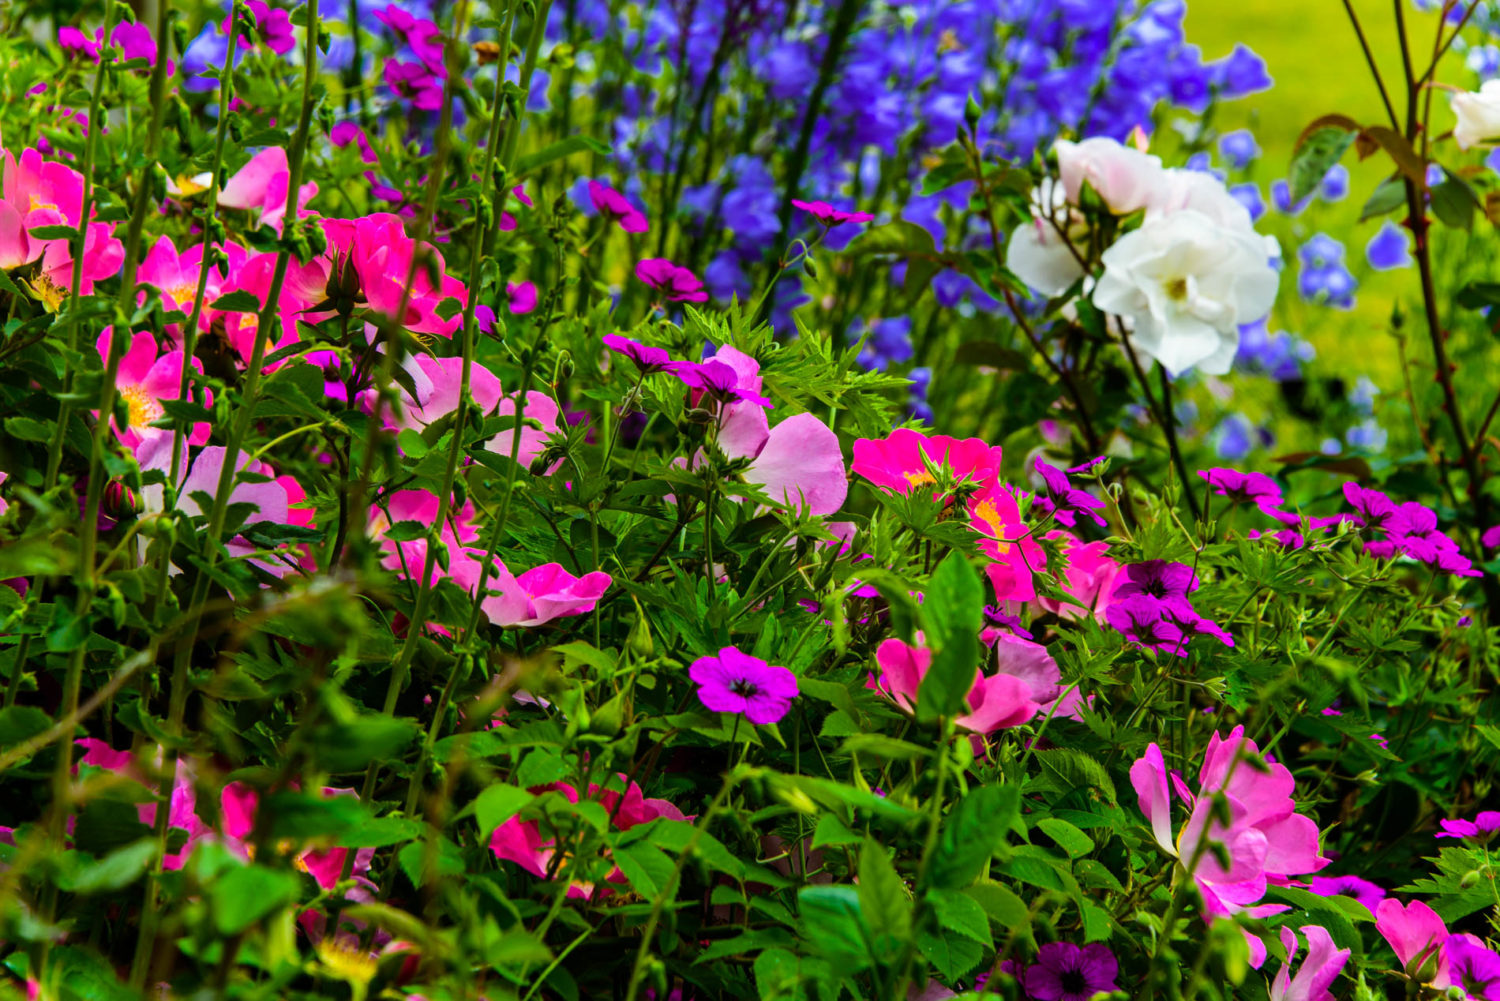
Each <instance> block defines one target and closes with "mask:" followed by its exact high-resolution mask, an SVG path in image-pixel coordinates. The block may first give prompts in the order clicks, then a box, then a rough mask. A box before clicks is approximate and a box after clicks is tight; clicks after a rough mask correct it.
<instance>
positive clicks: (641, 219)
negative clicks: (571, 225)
mask: <svg viewBox="0 0 1500 1001" xmlns="http://www.w3.org/2000/svg"><path fill="white" fill-rule="evenodd" d="M589 200H590V201H591V202H593V203H594V208H595V209H596V210H598V212H599V214H600V215H602V216H604V218H606V219H612V220H614V221H615V222H617V223H619V224H620V228H621V229H623V230H624V231H625V232H627V233H644V232H646V231H647V230H649V229H650V228H651V223H650V222H648V221H647V220H646V216H645V213H643V212H642V211H641V210H640V209H638V208H636V207H635V206H634V205H632V204H630V200H629V199H628V198H626V197H625V196H624V195H622V194H620V193H619V192H618V191H616V190H615V189H614V188H611V187H610V186H609V185H607V184H600V183H599V182H598V181H590V182H589ZM641 280H642V281H645V280H646V279H644V278H642V279H641ZM695 301H696V300H695Z"/></svg>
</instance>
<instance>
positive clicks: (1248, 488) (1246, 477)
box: [1198, 467, 1281, 508]
mask: <svg viewBox="0 0 1500 1001" xmlns="http://www.w3.org/2000/svg"><path fill="white" fill-rule="evenodd" d="M1198 475H1199V476H1201V477H1203V478H1204V479H1205V480H1207V481H1208V485H1209V486H1211V487H1213V488H1214V493H1216V494H1218V495H1219V496H1220V497H1228V498H1229V499H1230V500H1232V501H1234V502H1235V503H1236V504H1254V505H1256V506H1257V507H1261V508H1265V507H1274V506H1275V505H1277V504H1280V503H1281V487H1279V486H1277V484H1276V481H1275V480H1273V479H1271V478H1270V477H1269V476H1267V475H1266V474H1265V473H1242V472H1240V471H1239V470H1237V469H1225V468H1222V467H1219V468H1215V469H1208V470H1199V471H1198Z"/></svg>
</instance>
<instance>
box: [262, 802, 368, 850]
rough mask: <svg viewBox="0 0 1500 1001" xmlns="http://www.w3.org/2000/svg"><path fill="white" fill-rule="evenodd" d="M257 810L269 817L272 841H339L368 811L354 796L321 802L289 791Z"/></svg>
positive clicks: (365, 816)
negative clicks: (318, 839) (317, 839)
mask: <svg viewBox="0 0 1500 1001" xmlns="http://www.w3.org/2000/svg"><path fill="white" fill-rule="evenodd" d="M258 809H259V811H260V812H263V813H268V816H269V817H270V822H269V827H268V830H267V837H268V838H269V839H270V840H272V841H280V840H282V839H286V840H288V841H293V842H303V841H310V840H313V839H315V838H326V837H339V836H342V835H343V834H344V833H345V832H347V831H349V830H351V829H356V828H359V827H362V826H363V825H364V824H365V823H366V822H367V821H368V820H369V819H370V813H369V810H368V808H366V807H365V805H364V804H363V803H361V802H360V801H359V799H358V798H356V797H354V796H329V797H328V798H327V799H324V798H323V797H321V796H314V795H312V794H310V793H305V792H299V791H297V790H291V789H286V790H282V791H281V792H278V793H272V794H271V795H270V796H267V797H265V798H264V799H262V800H261V801H260V806H259V808H258Z"/></svg>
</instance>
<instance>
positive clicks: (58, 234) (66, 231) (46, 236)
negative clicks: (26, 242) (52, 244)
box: [26, 226, 78, 243]
mask: <svg viewBox="0 0 1500 1001" xmlns="http://www.w3.org/2000/svg"><path fill="white" fill-rule="evenodd" d="M26 235H27V236H29V237H31V238H32V239H34V240H67V241H68V242H70V243H71V242H72V241H74V240H77V239H78V230H77V229H75V228H73V227H72V226H33V227H32V228H31V229H29V230H27V231H26Z"/></svg>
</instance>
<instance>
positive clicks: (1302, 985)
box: [1271, 925, 1349, 1001]
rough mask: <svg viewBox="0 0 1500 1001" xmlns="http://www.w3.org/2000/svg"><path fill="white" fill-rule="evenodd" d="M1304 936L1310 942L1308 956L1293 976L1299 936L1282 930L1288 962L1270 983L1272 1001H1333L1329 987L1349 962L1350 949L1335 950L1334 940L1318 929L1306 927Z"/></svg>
mask: <svg viewBox="0 0 1500 1001" xmlns="http://www.w3.org/2000/svg"><path fill="white" fill-rule="evenodd" d="M1302 934H1303V935H1304V936H1305V937H1306V938H1307V956H1306V957H1304V958H1303V960H1302V965H1301V966H1300V967H1299V968H1298V969H1297V976H1296V977H1293V976H1292V975H1291V968H1292V960H1294V959H1296V957H1297V934H1296V933H1295V932H1294V931H1292V930H1291V929H1290V928H1282V929H1281V944H1282V945H1283V946H1285V947H1286V961H1285V962H1283V963H1282V964H1281V971H1280V972H1279V973H1277V974H1276V979H1275V980H1273V981H1271V1001H1333V994H1332V993H1330V992H1329V990H1328V987H1329V985H1330V984H1332V983H1333V982H1334V981H1335V980H1337V979H1338V975H1339V972H1340V971H1342V970H1343V968H1344V964H1345V963H1347V962H1348V961H1349V950H1348V949H1335V948H1334V947H1333V936H1331V935H1329V934H1328V929H1326V928H1323V927H1321V926H1319V925H1304V926H1303V927H1302Z"/></svg>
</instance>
